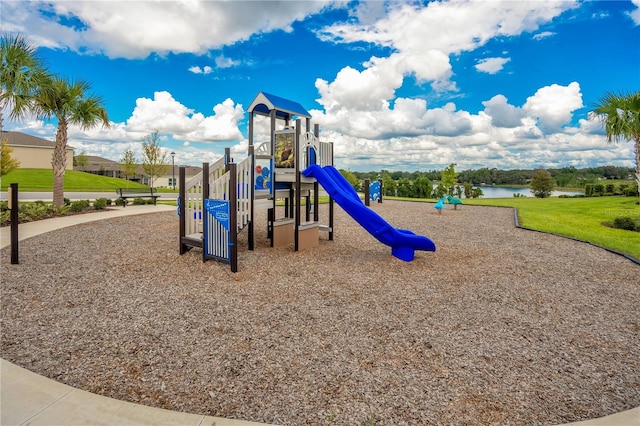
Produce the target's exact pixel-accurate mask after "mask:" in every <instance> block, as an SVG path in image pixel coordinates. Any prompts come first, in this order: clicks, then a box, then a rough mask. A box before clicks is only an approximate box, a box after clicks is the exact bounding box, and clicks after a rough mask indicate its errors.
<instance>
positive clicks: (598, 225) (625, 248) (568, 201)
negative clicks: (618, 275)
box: [463, 196, 640, 259]
mask: <svg viewBox="0 0 640 426" xmlns="http://www.w3.org/2000/svg"><path fill="white" fill-rule="evenodd" d="M637 200H638V199H637V198H636V197H620V196H614V197H589V198H559V197H550V198H535V197H526V198H515V197H514V198H490V199H474V200H467V199H464V200H463V201H464V203H465V204H469V205H483V206H503V207H516V208H517V209H518V219H519V222H520V225H521V226H524V227H526V228H532V229H536V230H539V231H544V232H551V233H554V234H559V235H565V236H568V237H572V238H577V239H579V240H583V241H588V242H590V243H594V244H598V245H601V246H604V247H607V248H610V249H613V250H616V251H620V252H622V253H626V254H629V255H631V256H633V257H635V258H636V259H640V233H638V232H634V231H626V230H622V229H614V228H610V227H608V226H605V225H603V223H606V222H610V223H611V222H613V221H614V219H615V218H616V217H622V216H626V217H631V218H634V219H636V220H640V206H638V205H637V204H636V202H637Z"/></svg>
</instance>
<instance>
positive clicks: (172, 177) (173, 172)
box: [171, 151, 176, 191]
mask: <svg viewBox="0 0 640 426" xmlns="http://www.w3.org/2000/svg"><path fill="white" fill-rule="evenodd" d="M175 157H176V153H175V152H173V151H171V182H173V190H174V191H175V190H176V163H175Z"/></svg>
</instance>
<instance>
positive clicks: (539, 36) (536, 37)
mask: <svg viewBox="0 0 640 426" xmlns="http://www.w3.org/2000/svg"><path fill="white" fill-rule="evenodd" d="M554 35H556V33H552V32H551V31H543V32H541V33H538V34H534V36H533V37H532V38H533V39H534V40H542V39H544V38H547V37H553V36H554Z"/></svg>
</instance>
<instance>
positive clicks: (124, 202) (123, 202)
mask: <svg viewBox="0 0 640 426" xmlns="http://www.w3.org/2000/svg"><path fill="white" fill-rule="evenodd" d="M114 204H115V205H116V206H126V205H127V200H125V199H124V198H116V201H115V203H114Z"/></svg>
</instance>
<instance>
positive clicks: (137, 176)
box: [74, 155, 202, 189]
mask: <svg viewBox="0 0 640 426" xmlns="http://www.w3.org/2000/svg"><path fill="white" fill-rule="evenodd" d="M86 157H87V164H85V165H82V166H75V167H74V170H78V171H81V172H86V173H91V174H94V175H101V176H108V177H114V178H120V179H126V178H127V176H125V175H124V172H123V171H122V167H120V163H119V162H117V161H113V160H109V159H106V158H102V157H97V156H95V155H87V156H86ZM167 170H168V171H167V173H165V174H164V176H159V177H156V179H155V181H154V183H153V186H155V187H156V188H173V184H174V182H173V179H174V177H175V187H176V189H177V188H178V176H179V175H180V167H179V166H174V170H173V171H172V170H171V166H169V168H168V169H167ZM201 171H202V168H201V167H191V166H187V167H186V168H185V177H186V179H187V180H189V179H191V178H192V177H194V176H195V175H197V174H198V173H200V172H201ZM128 179H129V180H130V181H134V182H138V183H141V184H143V185H149V184H150V178H149V176H148V175H147V174H146V173H145V172H144V169H143V167H142V164H138V165H137V168H136V172H135V173H134V175H133V176H128Z"/></svg>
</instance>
